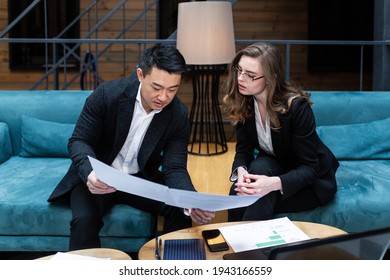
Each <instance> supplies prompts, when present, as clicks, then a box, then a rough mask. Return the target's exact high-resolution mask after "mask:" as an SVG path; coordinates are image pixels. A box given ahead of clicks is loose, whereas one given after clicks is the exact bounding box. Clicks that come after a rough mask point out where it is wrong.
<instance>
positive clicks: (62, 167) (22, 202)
mask: <svg viewBox="0 0 390 280" xmlns="http://www.w3.org/2000/svg"><path fill="white" fill-rule="evenodd" d="M70 163H71V160H70V159H69V158H23V157H20V156H13V157H11V158H10V159H9V160H8V161H6V162H5V163H3V164H1V165H0V201H1V203H0V213H1V219H0V236H2V235H30V236H31V235H42V236H43V235H49V236H68V235H69V222H70V219H71V210H70V208H69V206H68V205H67V203H61V202H54V203H48V202H47V198H48V197H49V195H50V193H51V192H52V191H53V189H54V188H55V186H56V185H57V184H58V182H59V181H60V180H61V179H62V177H63V176H64V175H65V173H66V171H67V169H68V167H69V165H70ZM48 170H49V171H48ZM153 227H154V222H153V218H152V217H151V215H150V214H149V213H146V212H143V211H140V210H138V209H135V208H132V207H129V206H126V205H115V207H114V208H113V209H112V210H111V212H109V213H108V214H107V215H106V216H105V217H104V227H103V229H102V231H101V236H116V237H149V236H151V234H152V229H153Z"/></svg>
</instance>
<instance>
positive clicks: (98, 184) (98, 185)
mask: <svg viewBox="0 0 390 280" xmlns="http://www.w3.org/2000/svg"><path fill="white" fill-rule="evenodd" d="M87 187H88V189H89V191H90V192H91V193H93V194H106V193H113V192H115V191H116V189H115V188H113V187H110V186H108V185H106V184H105V183H103V182H102V181H99V180H98V178H96V174H95V171H93V170H92V172H91V173H89V175H88V181H87Z"/></svg>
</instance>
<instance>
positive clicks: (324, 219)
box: [277, 92, 390, 233]
mask: <svg viewBox="0 0 390 280" xmlns="http://www.w3.org/2000/svg"><path fill="white" fill-rule="evenodd" d="M311 94H312V101H313V102H314V105H313V110H314V114H315V117H316V122H317V131H318V133H319V136H320V137H321V139H322V140H323V142H324V143H325V144H327V146H328V147H329V148H330V149H331V150H332V151H333V153H334V154H335V155H336V157H337V159H338V160H339V162H340V167H339V169H338V170H337V173H336V179H337V184H338V191H337V193H336V196H335V198H334V200H333V201H331V202H330V203H329V204H327V205H325V206H322V207H318V208H316V209H314V210H310V211H304V212H298V213H283V214H281V215H277V216H278V217H280V216H287V217H289V218H290V219H291V220H295V221H308V222H319V223H323V224H327V225H331V226H335V227H338V228H340V229H343V230H345V231H347V232H350V233H352V232H360V231H365V230H370V229H375V228H382V227H388V226H390V92H311Z"/></svg>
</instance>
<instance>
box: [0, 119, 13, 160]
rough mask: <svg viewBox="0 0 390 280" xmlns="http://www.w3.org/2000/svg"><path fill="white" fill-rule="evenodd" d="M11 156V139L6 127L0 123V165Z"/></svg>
mask: <svg viewBox="0 0 390 280" xmlns="http://www.w3.org/2000/svg"><path fill="white" fill-rule="evenodd" d="M11 156H12V146H11V138H10V135H9V129H8V125H7V124H6V123H3V122H0V164H2V163H3V162H5V161H6V160H7V159H9V158H10V157H11Z"/></svg>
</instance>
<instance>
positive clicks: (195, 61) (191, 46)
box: [177, 1, 235, 156]
mask: <svg viewBox="0 0 390 280" xmlns="http://www.w3.org/2000/svg"><path fill="white" fill-rule="evenodd" d="M177 48H178V49H179V50H180V52H181V53H182V54H183V56H184V58H185V60H186V63H187V65H189V66H190V67H191V70H192V87H193V102H192V105H191V109H190V116H189V119H190V125H191V136H190V142H189V146H188V151H189V153H191V154H196V155H205V156H211V155H216V154H222V153H225V152H226V151H227V141H226V135H225V130H224V127H223V120H222V114H221V109H220V103H219V84H220V75H221V73H223V71H224V69H225V66H226V64H228V63H230V62H231V61H232V59H233V57H234V55H235V40H234V28H233V16H232V6H231V3H230V2H222V1H202V2H185V3H180V4H179V10H178V27H177Z"/></svg>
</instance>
